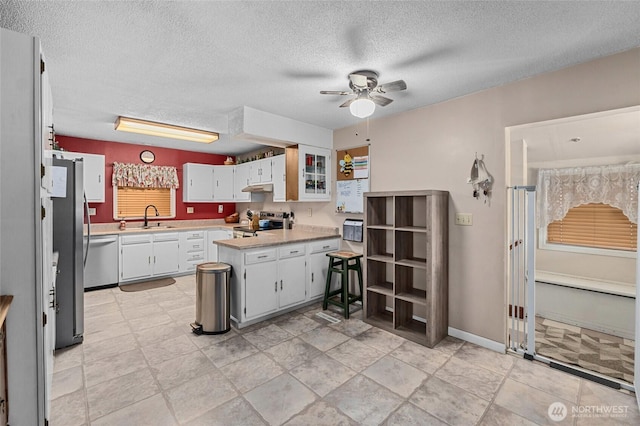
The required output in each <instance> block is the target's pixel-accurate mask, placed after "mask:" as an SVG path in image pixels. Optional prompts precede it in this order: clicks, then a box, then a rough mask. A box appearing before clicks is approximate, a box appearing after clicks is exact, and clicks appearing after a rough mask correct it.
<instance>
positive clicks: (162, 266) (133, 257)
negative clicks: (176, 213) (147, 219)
mask: <svg viewBox="0 0 640 426" xmlns="http://www.w3.org/2000/svg"><path fill="white" fill-rule="evenodd" d="M176 272H178V233H177V232H170V233H159V234H138V235H125V236H121V237H120V282H125V281H132V280H139V279H143V278H150V277H153V276H159V275H168V274H172V273H176Z"/></svg>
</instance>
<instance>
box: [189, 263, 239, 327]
mask: <svg viewBox="0 0 640 426" xmlns="http://www.w3.org/2000/svg"><path fill="white" fill-rule="evenodd" d="M230 278H231V265H227V264H226V263H216V262H207V263H201V264H200V265H198V267H197V268H196V322H195V323H192V324H191V328H192V331H193V332H194V333H196V334H221V333H226V332H227V331H229V330H230V329H231V323H230V320H229V315H230V304H231V302H230V299H229V296H230V292H229V282H230V281H231V280H230Z"/></svg>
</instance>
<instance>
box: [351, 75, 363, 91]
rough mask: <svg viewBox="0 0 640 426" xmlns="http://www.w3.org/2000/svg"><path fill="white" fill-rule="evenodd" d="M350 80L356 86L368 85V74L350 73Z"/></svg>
mask: <svg viewBox="0 0 640 426" xmlns="http://www.w3.org/2000/svg"><path fill="white" fill-rule="evenodd" d="M349 80H350V81H351V84H353V85H354V86H355V87H360V88H365V87H367V76H366V75H362V74H355V73H354V74H349Z"/></svg>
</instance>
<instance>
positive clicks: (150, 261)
mask: <svg viewBox="0 0 640 426" xmlns="http://www.w3.org/2000/svg"><path fill="white" fill-rule="evenodd" d="M149 265H151V256H149Z"/></svg>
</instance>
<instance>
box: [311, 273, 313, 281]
mask: <svg viewBox="0 0 640 426" xmlns="http://www.w3.org/2000/svg"><path fill="white" fill-rule="evenodd" d="M311 282H313V272H312V273H311Z"/></svg>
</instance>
